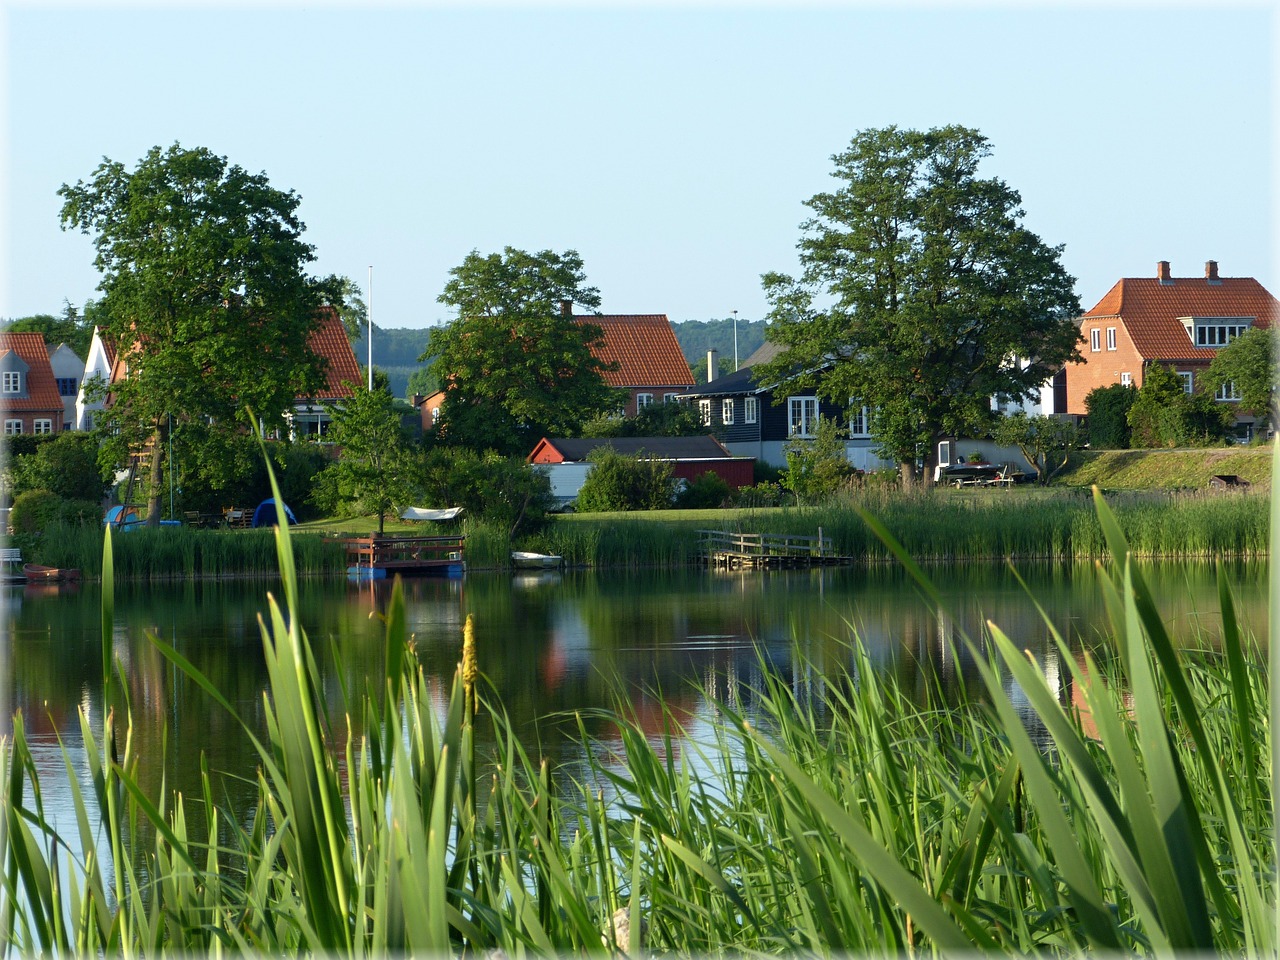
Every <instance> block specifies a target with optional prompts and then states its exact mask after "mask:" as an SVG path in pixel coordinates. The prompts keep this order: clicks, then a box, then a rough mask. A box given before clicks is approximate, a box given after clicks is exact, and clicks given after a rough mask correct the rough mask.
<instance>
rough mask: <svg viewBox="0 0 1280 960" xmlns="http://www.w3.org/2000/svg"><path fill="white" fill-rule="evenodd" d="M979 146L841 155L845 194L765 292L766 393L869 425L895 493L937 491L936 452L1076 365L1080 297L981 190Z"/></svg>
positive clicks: (1013, 211)
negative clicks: (862, 417)
mask: <svg viewBox="0 0 1280 960" xmlns="http://www.w3.org/2000/svg"><path fill="white" fill-rule="evenodd" d="M989 154H990V148H989V146H988V142H987V139H986V138H985V137H983V136H982V135H981V134H980V133H978V131H976V130H972V129H969V128H966V127H961V126H949V127H943V128H937V129H932V130H928V131H924V132H921V131H916V130H903V129H899V128H897V127H888V128H885V129H874V130H865V131H863V132H861V133H859V134H858V135H857V136H855V137H854V138H853V141H852V143H851V144H850V145H849V148H848V149H847V150H845V151H843V152H842V153H839V154H836V155H835V156H834V157H833V158H832V159H833V160H834V162H835V171H834V174H833V176H835V177H836V178H837V179H838V180H840V181H842V186H841V187H840V188H839V189H838V190H836V191H834V192H831V193H820V194H818V195H817V196H815V197H813V198H812V199H810V200H809V201H808V202H807V205H808V206H809V207H810V208H811V209H812V210H813V211H814V216H813V217H812V218H811V219H809V220H807V221H806V222H805V223H804V224H802V227H801V229H802V231H803V235H802V237H801V240H800V242H799V250H800V265H801V269H802V272H801V274H800V276H799V277H798V278H792V277H790V276H787V275H784V274H781V273H770V274H766V275H765V276H764V278H763V279H764V289H765V293H766V296H767V297H768V299H769V302H770V304H771V307H772V309H771V311H770V317H771V319H772V321H773V326H772V328H771V330H770V333H769V336H770V339H772V340H774V341H775V342H777V343H779V344H782V345H783V346H785V347H786V348H787V349H786V350H785V351H784V352H783V353H782V355H781V356H780V357H778V358H777V359H776V360H775V361H773V362H772V363H770V364H768V365H766V366H762V368H761V373H760V375H759V376H760V378H762V379H764V380H782V381H784V382H785V383H786V384H787V385H790V386H794V387H796V388H801V387H803V388H807V389H814V388H816V389H818V390H819V391H820V392H821V393H823V394H825V395H826V396H827V397H829V398H830V399H832V400H833V401H835V402H837V403H840V404H847V403H849V402H850V400H851V398H855V397H856V398H858V400H857V402H858V403H860V404H867V405H869V406H871V407H873V408H875V409H876V416H875V423H874V428H873V429H874V435H875V437H876V439H877V441H878V442H879V446H880V450H881V453H882V455H886V456H888V457H890V458H892V459H894V460H896V461H897V462H898V463H899V465H900V470H901V472H902V476H903V478H904V480H910V479H912V478H913V477H914V468H915V464H916V462H917V461H920V460H922V461H924V463H925V467H926V469H925V476H926V477H929V476H931V475H932V469H931V468H932V463H933V459H934V457H935V450H936V445H937V441H938V440H939V439H941V438H943V437H946V436H954V435H964V434H966V433H974V432H978V431H979V430H981V429H983V428H984V427H985V425H986V423H987V421H988V420H989V418H990V407H991V398H992V397H993V396H994V397H998V398H1001V399H1003V400H1015V399H1022V398H1024V397H1027V396H1030V395H1031V394H1032V393H1033V392H1034V391H1035V390H1038V389H1039V387H1040V385H1041V384H1042V383H1043V382H1044V381H1045V379H1047V378H1048V377H1049V376H1050V375H1051V374H1052V373H1053V372H1054V371H1055V370H1056V369H1058V367H1060V366H1061V365H1062V364H1063V363H1064V362H1066V361H1067V360H1069V359H1072V358H1074V357H1077V356H1078V354H1077V351H1076V343H1077V341H1078V339H1079V333H1078V330H1077V327H1076V324H1075V322H1074V319H1073V318H1074V317H1076V316H1077V315H1078V314H1079V313H1080V303H1079V301H1078V299H1077V298H1076V295H1075V293H1074V291H1073V284H1074V281H1073V279H1072V278H1071V276H1070V275H1068V274H1067V272H1066V270H1065V269H1064V268H1063V266H1062V263H1061V254H1062V248H1061V247H1051V246H1048V245H1047V244H1045V243H1044V242H1043V241H1042V240H1041V239H1040V238H1039V237H1038V236H1036V235H1035V234H1034V233H1032V232H1031V231H1030V230H1028V229H1027V228H1026V227H1025V226H1024V225H1023V222H1022V218H1023V211H1022V208H1021V202H1022V201H1021V198H1020V196H1019V194H1018V192H1017V191H1016V190H1014V189H1013V188H1011V187H1010V186H1008V185H1007V184H1006V183H1005V182H1004V181H1002V180H999V179H996V178H983V177H980V176H979V174H978V166H979V163H980V162H981V161H982V160H983V159H984V158H986V157H987V156H988V155H989Z"/></svg>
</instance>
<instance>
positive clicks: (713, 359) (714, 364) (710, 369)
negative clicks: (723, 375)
mask: <svg viewBox="0 0 1280 960" xmlns="http://www.w3.org/2000/svg"><path fill="white" fill-rule="evenodd" d="M719 372H720V351H718V350H708V351H707V383H710V382H711V381H712V380H714V379H715V378H716V375H717V374H718V373H719Z"/></svg>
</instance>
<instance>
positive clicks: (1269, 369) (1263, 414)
mask: <svg viewBox="0 0 1280 960" xmlns="http://www.w3.org/2000/svg"><path fill="white" fill-rule="evenodd" d="M1275 337H1276V335H1275V331H1273V330H1263V329H1260V328H1257V327H1255V328H1253V329H1252V330H1246V331H1245V332H1244V333H1243V334H1241V335H1240V336H1238V337H1236V338H1235V339H1234V340H1232V341H1231V342H1230V343H1229V344H1227V345H1226V346H1225V347H1223V348H1222V349H1221V350H1219V351H1218V355H1217V356H1216V357H1214V358H1213V362H1212V363H1210V364H1209V370H1208V371H1207V372H1206V374H1205V376H1204V389H1205V391H1206V392H1210V393H1213V392H1215V391H1217V390H1218V388H1219V387H1221V386H1222V385H1223V384H1234V386H1235V394H1236V395H1237V396H1238V397H1239V398H1240V409H1241V410H1247V411H1249V412H1251V413H1254V414H1256V415H1257V417H1258V420H1259V423H1258V426H1259V427H1262V426H1264V425H1265V424H1267V423H1275V422H1276V414H1277V409H1276V408H1277V394H1276V375H1277V373H1280V371H1278V370H1277V369H1276V356H1275Z"/></svg>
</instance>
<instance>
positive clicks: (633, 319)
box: [573, 313, 693, 387]
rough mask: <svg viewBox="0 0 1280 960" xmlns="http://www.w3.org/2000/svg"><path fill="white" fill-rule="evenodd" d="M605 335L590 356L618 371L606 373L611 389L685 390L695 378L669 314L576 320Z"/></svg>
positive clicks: (621, 315) (616, 315)
mask: <svg viewBox="0 0 1280 960" xmlns="http://www.w3.org/2000/svg"><path fill="white" fill-rule="evenodd" d="M573 320H574V322H575V323H592V324H595V325H596V326H598V327H599V328H600V329H601V330H602V331H604V342H603V343H600V344H597V345H595V346H594V347H592V350H591V352H592V353H593V354H594V355H595V356H596V357H597V358H599V359H600V360H602V361H603V362H605V363H608V364H613V363H616V364H617V365H618V368H617V369H616V370H606V371H604V372H603V376H604V381H605V383H607V384H608V385H609V386H611V387H686V386H692V385H693V374H692V373H691V372H690V371H689V364H688V363H686V362H685V359H684V351H682V350H681V349H680V343H679V341H677V340H676V334H675V331H674V330H672V329H671V322H670V321H669V320H668V319H667V317H666V314H662V313H656V314H606V315H604V316H598V317H592V316H586V317H574V318H573Z"/></svg>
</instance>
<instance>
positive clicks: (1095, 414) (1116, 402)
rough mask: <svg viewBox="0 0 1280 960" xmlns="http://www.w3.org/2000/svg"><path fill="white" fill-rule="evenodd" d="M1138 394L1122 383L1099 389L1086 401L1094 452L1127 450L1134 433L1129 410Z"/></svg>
mask: <svg viewBox="0 0 1280 960" xmlns="http://www.w3.org/2000/svg"><path fill="white" fill-rule="evenodd" d="M1137 398H1138V391H1137V390H1134V389H1133V388H1132V387H1126V386H1125V385H1124V384H1121V383H1113V384H1112V385H1111V386H1109V387H1096V388H1094V389H1093V390H1090V391H1089V393H1088V395H1087V396H1086V397H1085V398H1084V408H1085V410H1086V411H1087V412H1088V421H1087V422H1088V426H1089V446H1090V447H1092V448H1093V449H1095V450H1127V449H1129V437H1130V434H1131V433H1132V430H1131V428H1130V426H1129V408H1130V407H1132V406H1133V401H1134V400H1136V399H1137Z"/></svg>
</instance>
